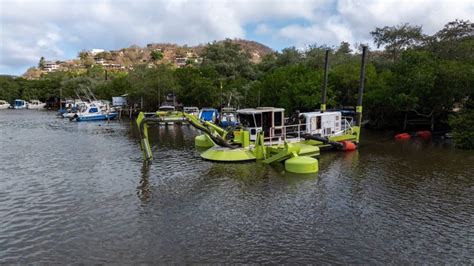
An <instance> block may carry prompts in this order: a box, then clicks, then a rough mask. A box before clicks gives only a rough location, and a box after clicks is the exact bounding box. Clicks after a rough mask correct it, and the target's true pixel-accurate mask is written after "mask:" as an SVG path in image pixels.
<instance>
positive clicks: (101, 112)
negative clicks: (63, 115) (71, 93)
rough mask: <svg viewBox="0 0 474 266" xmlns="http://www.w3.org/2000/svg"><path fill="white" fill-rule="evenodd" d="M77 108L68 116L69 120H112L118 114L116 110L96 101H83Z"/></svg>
mask: <svg viewBox="0 0 474 266" xmlns="http://www.w3.org/2000/svg"><path fill="white" fill-rule="evenodd" d="M79 108H80V109H79V110H78V112H77V113H75V114H73V115H72V116H71V117H69V120H71V121H77V122H81V121H99V120H113V119H115V118H117V116H118V113H117V111H115V110H114V109H112V108H110V107H109V106H108V105H100V104H99V103H98V102H92V103H84V104H83V105H81V106H80V107H79ZM68 116H69V115H68Z"/></svg>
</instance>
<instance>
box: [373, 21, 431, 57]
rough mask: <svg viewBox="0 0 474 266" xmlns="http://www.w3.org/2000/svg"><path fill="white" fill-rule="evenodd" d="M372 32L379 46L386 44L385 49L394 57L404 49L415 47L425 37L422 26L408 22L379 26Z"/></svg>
mask: <svg viewBox="0 0 474 266" xmlns="http://www.w3.org/2000/svg"><path fill="white" fill-rule="evenodd" d="M370 34H371V35H372V36H373V37H374V42H375V44H376V45H377V48H380V47H381V46H385V50H386V51H387V52H389V53H390V54H391V55H392V57H393V59H397V58H398V55H399V54H400V52H401V51H402V50H403V49H406V48H409V47H413V46H414V45H415V44H418V43H420V42H421V41H422V40H423V39H424V36H423V33H422V30H421V26H416V25H415V26H411V25H410V24H408V23H405V24H400V25H397V26H391V27H389V26H385V27H383V28H379V27H377V28H375V30H374V31H372V32H370Z"/></svg>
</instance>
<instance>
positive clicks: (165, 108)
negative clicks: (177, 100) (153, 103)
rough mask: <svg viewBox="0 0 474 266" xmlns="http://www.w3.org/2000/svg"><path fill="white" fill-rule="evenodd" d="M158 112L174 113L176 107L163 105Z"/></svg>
mask: <svg viewBox="0 0 474 266" xmlns="http://www.w3.org/2000/svg"><path fill="white" fill-rule="evenodd" d="M158 111H160V112H174V111H176V109H175V108H174V106H171V105H162V106H160V107H159V108H158Z"/></svg>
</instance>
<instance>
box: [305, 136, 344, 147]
mask: <svg viewBox="0 0 474 266" xmlns="http://www.w3.org/2000/svg"><path fill="white" fill-rule="evenodd" d="M301 136H302V137H303V138H304V139H312V140H317V141H321V142H322V143H324V144H329V145H331V146H333V147H335V148H338V149H342V148H343V147H344V144H342V143H340V142H336V141H332V140H329V139H328V138H325V137H321V136H316V135H311V134H303V135H301Z"/></svg>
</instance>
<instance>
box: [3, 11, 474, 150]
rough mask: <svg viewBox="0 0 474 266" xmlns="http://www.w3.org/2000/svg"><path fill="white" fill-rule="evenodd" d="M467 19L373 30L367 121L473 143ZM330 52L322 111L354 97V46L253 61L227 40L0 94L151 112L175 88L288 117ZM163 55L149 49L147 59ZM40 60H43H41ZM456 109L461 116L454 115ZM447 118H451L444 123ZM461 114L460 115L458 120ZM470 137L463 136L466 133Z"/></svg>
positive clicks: (305, 100) (197, 99)
mask: <svg viewBox="0 0 474 266" xmlns="http://www.w3.org/2000/svg"><path fill="white" fill-rule="evenodd" d="M473 25H474V24H472V23H471V22H469V21H461V20H456V21H453V22H450V23H448V24H446V25H445V27H444V28H443V29H441V30H440V31H438V32H437V33H436V34H434V35H432V36H427V35H425V34H423V32H422V28H421V27H420V26H411V25H409V24H402V25H396V26H392V27H383V28H376V29H375V30H374V31H373V32H371V34H372V36H373V37H374V42H375V44H376V45H377V46H378V47H379V48H381V47H383V48H384V50H383V51H382V50H381V51H372V52H371V53H369V58H368V65H367V69H366V90H365V91H366V93H365V95H364V116H365V117H366V118H367V119H370V123H371V125H372V126H374V127H379V128H395V129H401V127H402V125H403V118H404V116H405V114H406V113H408V112H415V113H418V114H425V115H433V116H434V117H435V119H436V121H437V122H438V123H437V124H440V125H448V124H450V125H451V126H452V127H453V129H454V133H455V138H456V140H457V143H458V145H459V146H460V147H466V148H467V147H471V148H472V147H474V143H473V141H472V139H473V138H472V137H473V136H469V135H468V133H466V132H470V133H469V134H471V135H472V132H474V123H473V117H474V115H473V112H474V111H473V108H474V106H473V104H471V103H472V101H473V97H472V95H473V90H474V87H473V85H472V84H473V79H474V35H473V32H474V29H473V28H474V26H473ZM326 49H330V50H331V56H330V72H329V88H328V107H329V108H331V107H333V108H337V107H342V106H354V105H355V99H356V97H357V89H358V79H359V67H360V55H359V53H360V47H355V48H354V49H355V50H356V51H354V52H353V51H352V50H351V47H350V45H349V44H348V43H346V42H342V43H341V44H340V46H339V47H336V48H334V47H332V48H331V47H324V46H312V47H310V48H308V49H307V50H305V51H301V50H298V49H296V48H294V47H292V48H287V49H284V50H283V51H281V52H276V53H273V54H269V55H267V56H265V57H264V58H262V60H261V62H260V63H258V64H255V63H252V62H251V60H250V59H251V55H250V54H249V53H247V52H245V51H244V50H243V49H241V47H240V46H239V44H237V43H235V42H232V41H230V40H227V41H224V42H215V43H212V44H209V45H208V46H207V47H205V49H204V50H203V52H202V57H203V62H202V63H201V64H196V63H193V62H188V63H189V65H188V66H186V67H184V68H176V67H174V66H173V65H167V64H159V65H157V66H154V67H150V66H149V65H148V64H144V65H136V66H134V68H133V70H130V71H128V72H119V71H118V72H113V71H107V72H106V71H105V70H104V69H102V68H101V66H98V65H91V66H88V68H87V71H85V72H54V73H49V74H47V75H43V76H42V77H41V78H40V79H38V80H26V79H23V78H12V77H1V78H0V99H5V100H8V101H12V100H13V99H15V98H24V99H33V98H35V99H40V100H43V101H46V100H51V99H57V98H58V97H59V94H60V91H61V93H62V97H74V96H75V91H76V90H78V89H87V88H88V89H90V90H92V91H93V92H94V93H95V95H96V96H97V98H108V99H110V98H111V97H112V96H117V95H122V94H128V98H129V101H130V102H131V103H139V102H140V101H141V99H143V103H144V108H145V109H147V110H154V109H156V108H157V106H159V104H160V103H161V102H162V101H163V100H164V98H165V95H167V94H169V93H174V94H176V95H177V97H178V99H179V101H181V102H182V103H183V105H184V106H198V107H205V106H214V107H217V106H221V105H227V104H228V103H229V104H230V105H232V106H235V107H254V106H278V107H284V108H285V109H286V110H287V111H288V113H289V112H292V111H294V110H296V109H298V110H302V111H303V110H313V109H315V108H318V103H319V101H320V98H321V97H320V91H321V85H322V79H323V65H324V52H325V50H326ZM161 57H162V54H161V53H156V54H154V55H153V58H154V59H159V58H161ZM40 64H41V62H40ZM455 108H457V109H460V110H461V111H460V112H457V113H454V112H453V110H454V109H455ZM448 120H449V122H448ZM466 120H468V121H466ZM466 136H468V137H466Z"/></svg>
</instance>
